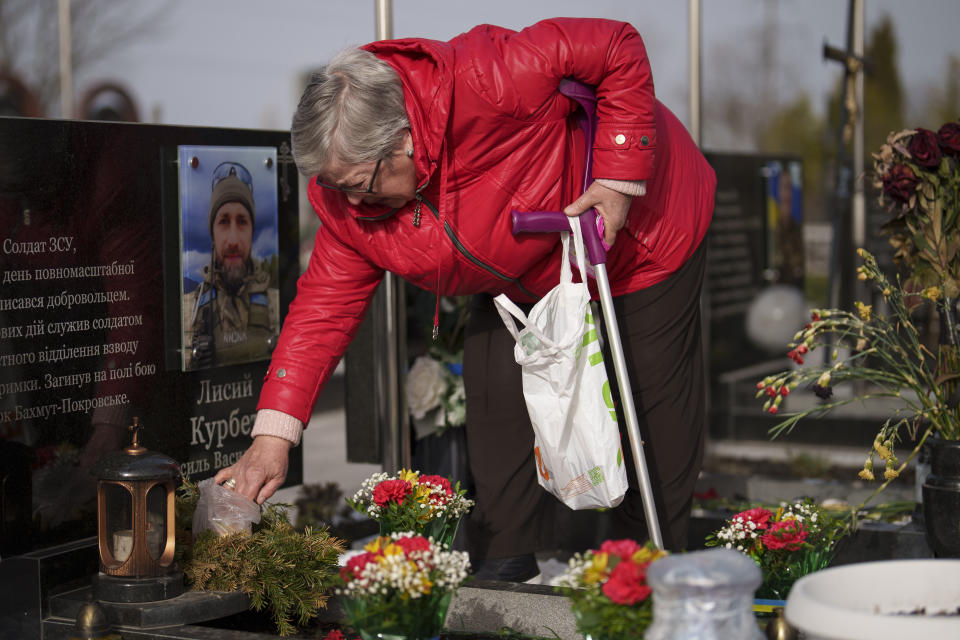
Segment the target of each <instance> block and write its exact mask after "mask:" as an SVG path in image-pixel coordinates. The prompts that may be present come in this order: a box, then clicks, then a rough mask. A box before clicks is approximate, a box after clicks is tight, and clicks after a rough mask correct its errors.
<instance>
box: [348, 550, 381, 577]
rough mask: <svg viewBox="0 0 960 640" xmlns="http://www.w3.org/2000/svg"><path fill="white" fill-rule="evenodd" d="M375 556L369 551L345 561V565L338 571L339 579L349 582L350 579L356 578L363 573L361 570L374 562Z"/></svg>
mask: <svg viewBox="0 0 960 640" xmlns="http://www.w3.org/2000/svg"><path fill="white" fill-rule="evenodd" d="M375 557H376V555H375V554H373V553H370V552H369V551H367V552H365V553H361V554H358V555H355V556H353V557H351V558H349V559H348V560H347V565H346V566H345V567H343V568H342V569H340V577H341V578H343V579H344V580H349V579H350V578H351V577H358V576H359V575H360V574H361V573H363V568H364V567H366V566H367V565H368V564H370V563H371V562H373V561H374V558H375Z"/></svg>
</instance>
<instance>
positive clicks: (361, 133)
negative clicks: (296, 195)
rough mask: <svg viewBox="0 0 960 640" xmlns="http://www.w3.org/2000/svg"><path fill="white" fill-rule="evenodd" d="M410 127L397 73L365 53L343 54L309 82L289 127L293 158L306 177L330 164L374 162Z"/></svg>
mask: <svg viewBox="0 0 960 640" xmlns="http://www.w3.org/2000/svg"><path fill="white" fill-rule="evenodd" d="M409 127H410V121H409V120H408V119H407V110H406V106H405V103H404V100H403V85H402V84H401V83H400V77H399V76H398V75H397V72H396V71H394V70H393V68H392V67H391V66H390V65H388V64H387V63H386V62H384V61H382V60H380V59H379V58H377V57H376V56H375V55H373V54H372V53H370V52H369V51H364V50H363V49H345V50H344V51H341V52H340V53H338V54H337V55H335V56H334V57H333V58H332V59H331V60H330V63H329V64H327V66H326V67H324V68H323V69H321V70H320V71H317V72H315V73H313V74H312V75H311V76H310V82H309V83H308V84H307V88H306V89H304V91H303V95H302V96H301V97H300V104H299V105H297V111H296V113H294V114H293V122H292V124H291V126H290V138H291V143H292V145H293V158H294V160H295V161H296V163H297V168H298V169H300V173H302V174H304V175H306V176H313V175H316V174H318V173H320V171H321V169H322V168H323V167H324V166H326V165H327V163H328V162H329V161H330V160H334V159H335V160H337V161H339V162H343V163H345V164H361V163H366V162H374V161H376V160H379V159H381V158H387V157H389V156H390V154H391V153H392V152H393V151H394V149H396V148H397V146H398V145H399V144H400V143H401V141H402V140H403V137H404V134H405V129H408V128H409Z"/></svg>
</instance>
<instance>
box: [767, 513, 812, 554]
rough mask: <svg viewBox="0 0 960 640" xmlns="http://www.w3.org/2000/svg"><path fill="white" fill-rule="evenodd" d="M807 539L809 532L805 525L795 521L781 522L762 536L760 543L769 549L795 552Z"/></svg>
mask: <svg viewBox="0 0 960 640" xmlns="http://www.w3.org/2000/svg"><path fill="white" fill-rule="evenodd" d="M806 539H807V530H806V528H804V526H803V524H802V523H800V522H798V521H796V520H793V519H789V520H781V521H780V522H776V523H774V524H773V526H771V527H770V528H769V529H768V530H767V532H766V533H765V534H763V535H762V536H760V542H762V543H763V545H764V546H765V547H767V548H768V549H786V550H787V551H795V550H796V549H799V548H800V547H801V545H803V541H804V540H806Z"/></svg>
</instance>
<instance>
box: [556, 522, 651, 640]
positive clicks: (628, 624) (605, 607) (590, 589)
mask: <svg viewBox="0 0 960 640" xmlns="http://www.w3.org/2000/svg"><path fill="white" fill-rule="evenodd" d="M665 555H666V552H664V551H660V550H658V549H656V548H655V547H653V546H652V545H650V544H647V545H646V546H644V545H640V544H638V543H637V542H635V541H633V540H607V541H606V542H604V543H603V544H602V545H601V546H600V549H596V550H590V551H586V552H584V553H582V554H580V553H578V554H575V555H574V556H573V558H571V559H570V567H569V569H568V570H567V572H566V573H565V574H564V575H563V576H561V578H560V581H559V584H560V586H561V587H568V588H569V592H566V593H567V595H568V597H569V599H570V608H571V610H572V611H573V615H574V617H575V618H576V621H577V630H578V631H579V632H580V633H582V634H583V635H584V636H586V637H587V638H592V639H593V640H600V639H608V638H609V639H613V638H637V637H642V635H643V630H644V629H646V627H647V625H649V624H650V622H651V620H652V618H653V607H652V601H651V598H650V591H651V589H650V587H649V586H647V567H649V566H650V564H651V563H652V562H655V561H656V560H659V559H660V558H662V557H663V556H665Z"/></svg>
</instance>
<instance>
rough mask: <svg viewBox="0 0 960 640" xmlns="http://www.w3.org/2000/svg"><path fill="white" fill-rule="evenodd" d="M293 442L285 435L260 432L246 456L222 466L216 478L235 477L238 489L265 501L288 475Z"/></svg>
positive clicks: (222, 479) (218, 479) (219, 480)
mask: <svg viewBox="0 0 960 640" xmlns="http://www.w3.org/2000/svg"><path fill="white" fill-rule="evenodd" d="M291 446H293V443H291V442H290V441H289V440H285V439H283V438H277V437H275V436H257V437H256V438H254V439H253V444H251V445H250V448H249V449H247V450H246V451H245V452H244V454H243V457H241V458H240V459H239V460H237V462H236V464H234V465H232V466H229V467H225V468H223V469H221V470H220V471H219V472H218V473H217V475H216V476H214V479H213V481H214V482H216V483H217V484H220V483H223V482H226V481H227V480H229V479H230V478H233V479H234V480H235V481H236V486H234V487H233V490H234V491H236V492H237V493H240V494H243V495H245V496H247V497H248V498H250V499H251V500H255V501H256V502H257V504H263V501H264V500H266V499H267V498H269V497H270V496H272V495H273V493H274V492H275V491H276V490H277V489H279V488H280V485H282V484H283V481H284V480H285V479H286V477H287V467H288V465H289V458H290V447H291Z"/></svg>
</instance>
